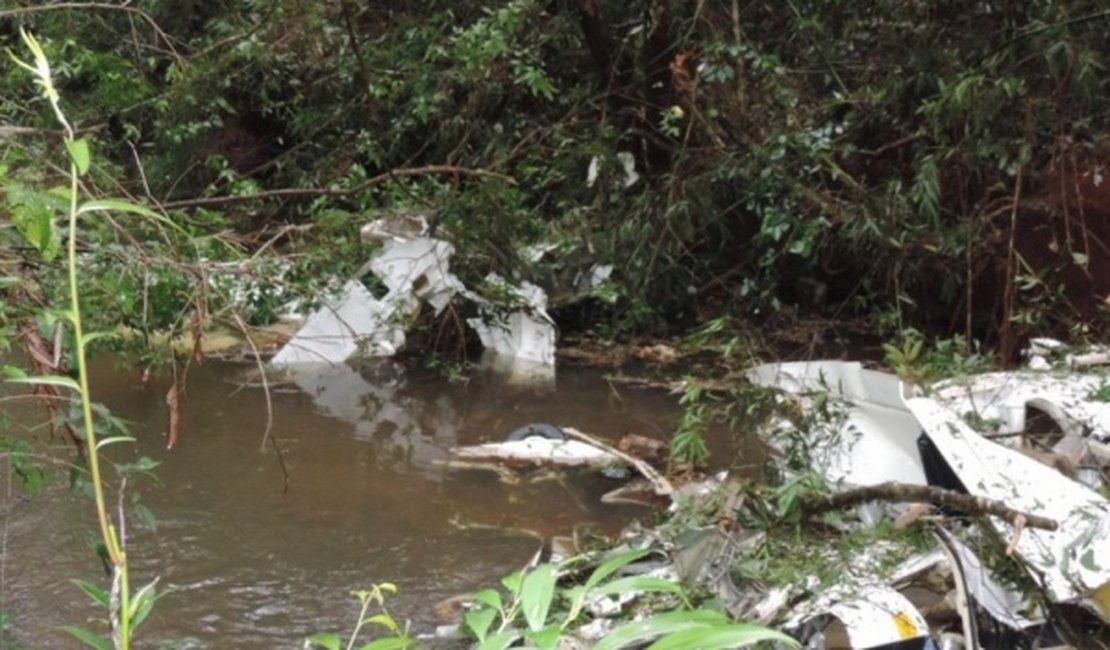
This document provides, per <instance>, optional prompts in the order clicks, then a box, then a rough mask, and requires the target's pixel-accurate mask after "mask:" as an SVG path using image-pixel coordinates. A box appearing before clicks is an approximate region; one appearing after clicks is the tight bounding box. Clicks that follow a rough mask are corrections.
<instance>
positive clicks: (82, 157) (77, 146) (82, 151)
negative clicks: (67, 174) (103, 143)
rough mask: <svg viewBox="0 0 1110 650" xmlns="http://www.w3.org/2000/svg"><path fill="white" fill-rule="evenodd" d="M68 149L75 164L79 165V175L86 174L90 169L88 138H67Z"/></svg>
mask: <svg viewBox="0 0 1110 650" xmlns="http://www.w3.org/2000/svg"><path fill="white" fill-rule="evenodd" d="M66 151H68V152H69V157H70V158H71V159H73V164H74V165H76V166H77V175H78V176H84V175H85V172H87V171H89V141H88V139H86V138H81V139H80V140H66Z"/></svg>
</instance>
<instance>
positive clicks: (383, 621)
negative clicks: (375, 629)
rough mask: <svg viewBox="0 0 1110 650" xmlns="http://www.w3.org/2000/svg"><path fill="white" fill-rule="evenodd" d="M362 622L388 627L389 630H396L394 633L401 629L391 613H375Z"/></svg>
mask: <svg viewBox="0 0 1110 650" xmlns="http://www.w3.org/2000/svg"><path fill="white" fill-rule="evenodd" d="M362 624H363V625H380V626H382V627H384V628H386V629H387V630H389V631H390V632H394V633H396V632H398V631H399V628H398V627H397V621H394V620H393V617H392V616H390V615H389V614H375V615H373V616H371V617H370V618H368V619H366V620H365V621H363V623H362Z"/></svg>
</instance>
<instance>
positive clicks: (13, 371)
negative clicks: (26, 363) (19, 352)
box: [0, 364, 27, 381]
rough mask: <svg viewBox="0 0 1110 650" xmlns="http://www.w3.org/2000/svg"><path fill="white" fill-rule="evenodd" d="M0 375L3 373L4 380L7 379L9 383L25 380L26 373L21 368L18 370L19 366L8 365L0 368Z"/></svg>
mask: <svg viewBox="0 0 1110 650" xmlns="http://www.w3.org/2000/svg"><path fill="white" fill-rule="evenodd" d="M0 373H3V375H4V377H5V378H6V379H8V380H9V381H10V380H12V379H26V378H27V371H26V370H24V369H23V368H20V367H19V366H12V365H9V364H4V365H3V366H2V367H0Z"/></svg>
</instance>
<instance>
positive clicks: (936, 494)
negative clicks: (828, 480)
mask: <svg viewBox="0 0 1110 650" xmlns="http://www.w3.org/2000/svg"><path fill="white" fill-rule="evenodd" d="M868 501H891V502H900V501H911V502H913V501H924V502H926V503H931V504H933V505H939V506H948V507H949V508H956V509H958V510H962V511H964V512H967V513H968V514H972V515H992V516H995V517H999V518H1001V519H1005V520H1006V521H1008V522H1010V523H1011V524H1012V525H1013V526H1014V527H1015V528H1019V527H1020V526H1022V525H1024V526H1026V527H1029V528H1041V529H1043V530H1056V529H1057V528H1058V527H1059V526H1058V524H1057V523H1056V521H1055V520H1053V519H1049V518H1047V517H1041V516H1039V515H1034V514H1031V513H1028V512H1022V511H1020V510H1014V509H1013V508H1011V507H1009V506H1007V505H1006V504H1004V503H1002V502H1001V501H996V500H994V499H985V498H983V497H977V496H972V495H970V494H964V493H962V492H956V491H954V490H946V489H944V488H939V487H935V486H932V485H910V484H908V483H894V482H887V483H880V484H878V485H869V486H867V487H862V488H857V489H854V490H848V491H847V492H840V493H837V494H832V495H828V496H821V497H817V498H815V499H810V500H807V502H806V505H805V507H804V510H805V511H806V512H807V513H809V514H818V513H821V512H827V511H829V510H843V509H845V508H850V507H852V506H854V505H858V504H861V503H867V502H868ZM1022 519H1024V522H1022Z"/></svg>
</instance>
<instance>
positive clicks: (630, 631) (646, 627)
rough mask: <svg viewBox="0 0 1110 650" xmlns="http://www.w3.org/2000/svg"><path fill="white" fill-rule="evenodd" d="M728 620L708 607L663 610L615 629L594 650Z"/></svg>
mask: <svg viewBox="0 0 1110 650" xmlns="http://www.w3.org/2000/svg"><path fill="white" fill-rule="evenodd" d="M728 622H729V619H728V617H727V616H725V615H724V614H722V613H720V612H715V611H713V610H709V609H693V610H684V611H678V612H664V613H662V614H656V615H655V616H652V617H650V618H645V619H643V620H641V621H632V622H631V623H626V624H624V625H621V626H620V627H616V628H613V630H612V631H610V632H609V634H606V635H605V638H603V639H602V640H601V641H598V642H597V644H595V645H594V650H618V649H619V648H625V647H628V646H630V645H638V644H640V643H642V642H644V641H647V640H649V639H655V638H658V637H661V636H664V635H666V634H671V633H673V632H678V631H680V630H686V629H690V628H695V627H706V626H710V625H723V624H727V623H728Z"/></svg>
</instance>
